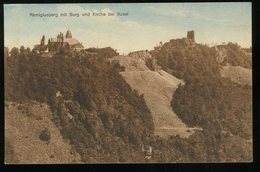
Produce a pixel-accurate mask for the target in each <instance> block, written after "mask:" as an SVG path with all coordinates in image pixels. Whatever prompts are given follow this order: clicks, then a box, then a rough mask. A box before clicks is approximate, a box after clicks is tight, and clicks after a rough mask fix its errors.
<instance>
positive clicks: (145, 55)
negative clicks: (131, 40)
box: [128, 50, 152, 61]
mask: <svg viewBox="0 0 260 172" xmlns="http://www.w3.org/2000/svg"><path fill="white" fill-rule="evenodd" d="M128 56H129V57H134V58H139V59H142V60H144V61H146V60H147V59H151V58H152V55H151V54H150V53H149V52H148V50H141V51H134V52H131V53H129V54H128Z"/></svg>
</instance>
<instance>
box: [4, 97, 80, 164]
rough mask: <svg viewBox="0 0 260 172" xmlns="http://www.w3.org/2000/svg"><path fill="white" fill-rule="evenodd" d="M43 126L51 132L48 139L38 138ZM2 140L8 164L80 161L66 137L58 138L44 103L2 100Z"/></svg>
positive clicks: (59, 135)
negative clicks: (3, 116) (46, 140)
mask: <svg viewBox="0 0 260 172" xmlns="http://www.w3.org/2000/svg"><path fill="white" fill-rule="evenodd" d="M45 128H48V129H49V131H50V133H51V139H50V141H49V143H48V142H45V141H42V140H40V138H39V135H40V133H41V131H42V130H44V129H45ZM5 143H6V145H7V146H6V149H5V152H6V159H5V162H6V163H8V164H12V163H22V164H27V163H30V164H31V163H33V164H34V163H37V164H40V163H51V164H52V163H75V162H77V163H79V162H81V160H80V156H79V154H77V153H76V152H75V150H74V149H73V148H72V146H71V145H70V144H69V142H68V140H64V139H63V138H62V135H61V133H60V130H59V128H57V126H56V125H55V124H54V123H53V121H52V112H51V111H50V109H49V107H48V106H47V105H46V104H42V103H35V102H30V103H23V104H17V103H14V102H6V107H5ZM10 152H12V153H11V154H10Z"/></svg>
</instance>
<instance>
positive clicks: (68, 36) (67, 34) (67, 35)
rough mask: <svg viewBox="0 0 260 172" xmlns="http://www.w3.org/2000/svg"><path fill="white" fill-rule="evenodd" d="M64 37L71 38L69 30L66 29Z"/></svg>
mask: <svg viewBox="0 0 260 172" xmlns="http://www.w3.org/2000/svg"><path fill="white" fill-rule="evenodd" d="M66 38H72V34H71V31H70V30H69V29H68V30H67V33H66Z"/></svg>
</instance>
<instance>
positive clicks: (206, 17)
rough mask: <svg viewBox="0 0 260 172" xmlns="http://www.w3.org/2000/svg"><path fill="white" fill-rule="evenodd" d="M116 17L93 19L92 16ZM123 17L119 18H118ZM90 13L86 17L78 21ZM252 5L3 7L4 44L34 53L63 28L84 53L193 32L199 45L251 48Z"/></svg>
mask: <svg viewBox="0 0 260 172" xmlns="http://www.w3.org/2000/svg"><path fill="white" fill-rule="evenodd" d="M100 12H102V13H105V14H106V15H107V14H108V13H115V16H92V15H93V13H100ZM118 12H119V13H127V14H128V15H127V16H117V13H118ZM30 13H32V14H37V13H44V14H47V13H55V14H58V15H60V13H68V15H69V13H79V15H80V16H79V17H70V16H67V17H62V16H58V17H32V16H30ZM83 13H90V16H82V14H83ZM251 25H252V23H251V3H159V4H158V3H156V4H155V3H139V4H134V3H131V4H127V3H125V4H26V5H25V4H24V5H21V4H19V5H15V4H8V5H7V4H6V5H4V41H5V46H7V47H9V48H12V47H14V46H16V47H20V46H21V45H24V46H26V47H30V48H32V47H33V46H34V45H35V44H39V42H40V39H41V37H42V35H45V37H46V38H47V39H48V38H51V37H56V36H57V34H58V33H59V32H63V33H64V34H65V32H66V30H67V29H70V30H71V31H72V36H73V37H74V38H76V39H78V40H79V42H81V43H82V44H83V45H84V46H85V47H86V48H88V47H100V48H101V47H107V46H111V47H112V48H114V49H117V51H118V52H119V53H125V54H126V53H128V52H131V51H136V50H142V49H148V50H151V49H153V47H154V46H156V45H158V44H159V42H160V41H162V42H163V43H164V42H167V41H169V40H170V39H175V38H182V37H186V33H187V31H188V30H194V31H195V39H196V41H197V42H198V43H207V44H220V43H222V42H237V43H238V44H239V45H241V46H242V47H250V46H251V41H252V39H251V29H252V28H251V27H252V26H251Z"/></svg>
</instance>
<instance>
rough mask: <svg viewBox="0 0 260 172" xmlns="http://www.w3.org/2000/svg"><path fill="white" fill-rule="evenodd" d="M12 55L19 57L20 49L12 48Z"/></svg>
mask: <svg viewBox="0 0 260 172" xmlns="http://www.w3.org/2000/svg"><path fill="white" fill-rule="evenodd" d="M10 55H11V57H17V56H18V55H19V49H18V48H17V47H14V48H12V50H11V52H10Z"/></svg>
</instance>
